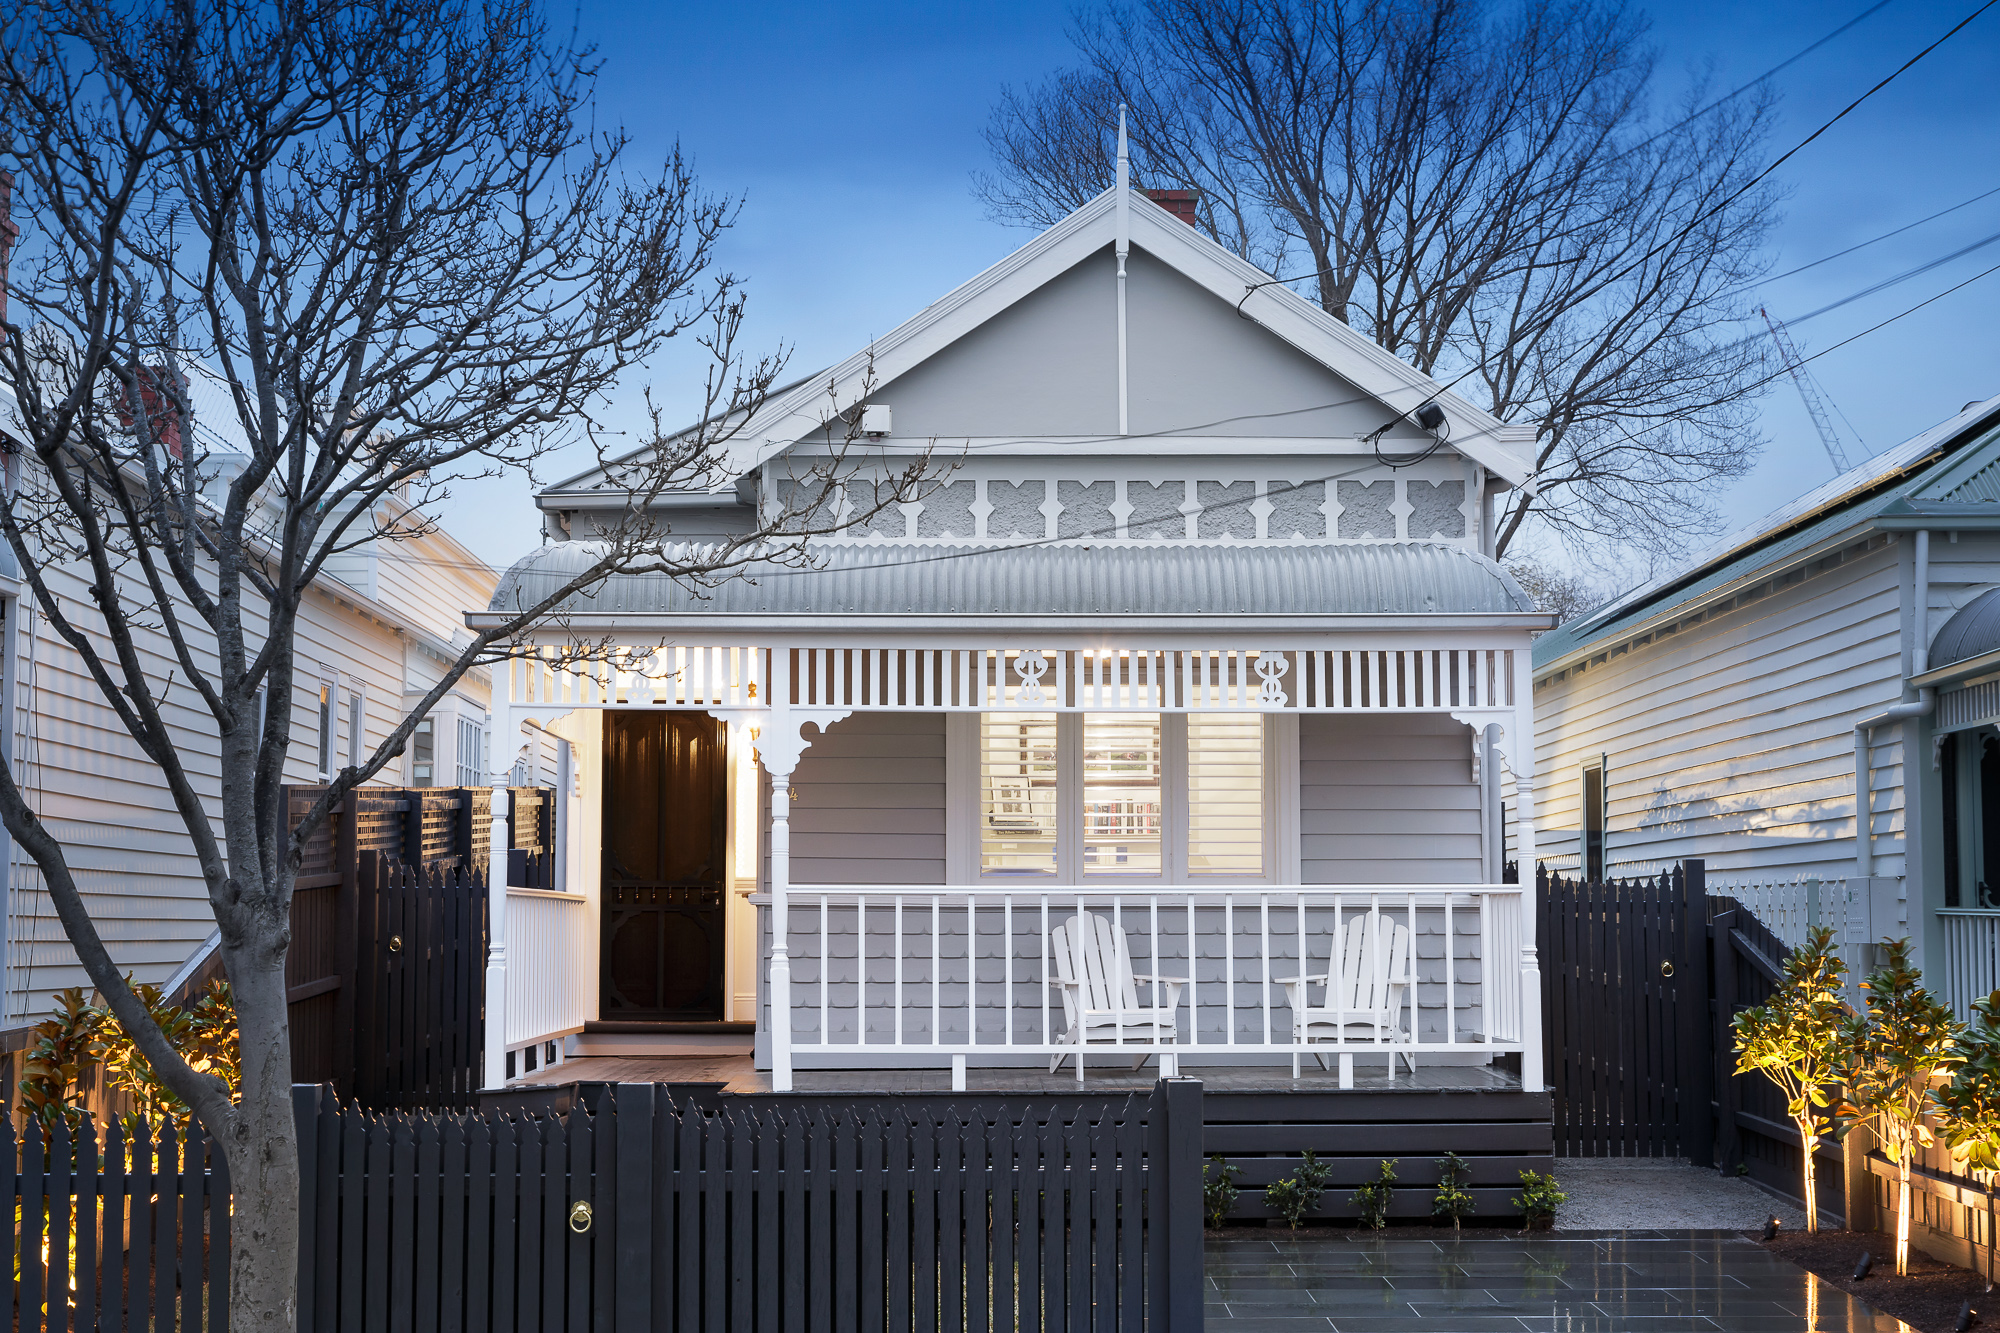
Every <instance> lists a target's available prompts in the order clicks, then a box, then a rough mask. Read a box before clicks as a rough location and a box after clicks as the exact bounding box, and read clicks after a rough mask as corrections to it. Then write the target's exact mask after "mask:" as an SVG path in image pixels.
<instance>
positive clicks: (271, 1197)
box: [223, 945, 299, 1333]
mask: <svg viewBox="0 0 2000 1333" xmlns="http://www.w3.org/2000/svg"><path fill="white" fill-rule="evenodd" d="M259 954H261V955H263V958H264V960H265V961H262V962H261V963H260V962H258V961H255V960H256V957H257V955H259ZM246 955H247V956H246ZM225 961H226V963H227V964H228V966H229V973H230V986H231V990H232V991H233V993H234V995H235V999H236V1022H237V1031H238V1033H239V1038H240V1040H241V1043H242V1052H243V1091H242V1097H241V1099H240V1100H239V1102H238V1103H237V1106H236V1109H235V1114H234V1116H233V1117H232V1122H231V1124H230V1126H229V1132H228V1134H227V1135H225V1136H223V1140H224V1141H223V1148H224V1151H225V1152H226V1153H227V1155H228V1160H229V1179H230V1187H231V1191H232V1193H233V1194H234V1196H235V1200H234V1212H233V1215H232V1216H231V1219H230V1248H229V1327H230V1328H231V1329H233V1330H236V1333H288V1331H289V1330H291V1329H293V1328H296V1327H297V1326H298V1309H297V1305H298V1255H299V1145H298V1125H297V1123H296V1121H295V1120H294V1117H293V1111H292V1052H291V1036H290V1032H289V1030H288V1029H287V1027H286V1021H285V1020H286V1017H287V1014H286V1004H285V972H284V962H283V959H282V955H281V954H280V953H279V952H278V950H277V949H276V948H275V947H274V945H266V947H264V948H262V949H256V948H254V947H253V948H251V949H244V950H240V951H235V956H232V957H227V958H226V959H225Z"/></svg>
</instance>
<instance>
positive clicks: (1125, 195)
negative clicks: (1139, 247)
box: [1118, 102, 1132, 278]
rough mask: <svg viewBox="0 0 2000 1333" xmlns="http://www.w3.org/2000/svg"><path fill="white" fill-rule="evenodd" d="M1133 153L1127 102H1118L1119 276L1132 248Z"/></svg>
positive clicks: (1123, 271)
mask: <svg viewBox="0 0 2000 1333" xmlns="http://www.w3.org/2000/svg"><path fill="white" fill-rule="evenodd" d="M1131 195H1132V155H1131V153H1130V152H1129V151H1127V149H1126V146H1125V104H1124V103H1123V102H1120V103H1119V104H1118V276H1119V277H1121V278H1122V277H1124V276H1125V256H1126V255H1127V254H1129V253H1131V250H1132V198H1131Z"/></svg>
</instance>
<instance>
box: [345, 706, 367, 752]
mask: <svg viewBox="0 0 2000 1333" xmlns="http://www.w3.org/2000/svg"><path fill="white" fill-rule="evenodd" d="M367 730H368V718H367V715H366V714H365V713H364V712H363V711H362V708H361V696H360V695H358V694H350V695H348V696H347V766H348V767H349V768H359V767H361V742H362V740H363V738H364V737H365V736H366V734H367Z"/></svg>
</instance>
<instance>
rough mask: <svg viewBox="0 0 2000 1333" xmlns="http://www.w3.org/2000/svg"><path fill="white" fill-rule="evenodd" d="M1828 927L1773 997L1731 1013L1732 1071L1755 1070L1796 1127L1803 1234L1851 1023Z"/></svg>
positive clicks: (1842, 970) (1790, 962) (1814, 1227)
mask: <svg viewBox="0 0 2000 1333" xmlns="http://www.w3.org/2000/svg"><path fill="white" fill-rule="evenodd" d="M1833 940H1834V933H1833V928H1832V927H1830V926H1816V927H1814V928H1813V930H1812V932H1811V933H1810V934H1809V935H1808V936H1807V937H1806V942H1805V944H1804V945H1803V946H1802V947H1800V948H1797V949H1794V950H1792V952H1791V954H1790V955H1789V956H1787V957H1786V959H1785V975H1784V977H1783V978H1782V979H1781V980H1780V981H1779V983H1778V986H1777V988H1776V989H1775V990H1773V991H1772V992H1771V997H1770V999H1768V1000H1767V1001H1765V1002H1764V1003H1763V1004H1761V1005H1758V1006H1757V1007H1756V1008H1754V1009H1746V1010H1744V1011H1743V1012H1742V1013H1740V1014H1738V1015H1736V1024H1735V1027H1736V1072H1737V1073H1739V1074H1748V1073H1750V1072H1752V1071H1760V1072H1762V1073H1763V1074H1764V1076H1765V1077H1767V1078H1769V1079H1770V1080H1771V1081H1772V1082H1773V1083H1775V1084H1777V1085H1778V1088H1779V1090H1780V1091H1782V1092H1783V1093H1784V1094H1785V1112H1786V1114H1788V1115H1790V1116H1791V1118H1792V1123H1793V1124H1794V1125H1797V1126H1798V1129H1799V1149H1800V1151H1801V1152H1802V1153H1803V1154H1804V1156H1805V1198H1806V1230H1807V1231H1818V1230H1819V1192H1818V1184H1817V1179H1816V1176H1815V1174H1814V1171H1813V1152H1814V1150H1815V1149H1817V1148H1818V1147H1819V1138H1820V1135H1821V1134H1824V1133H1826V1132H1828V1131H1829V1130H1831V1129H1832V1128H1833V1127H1834V1124H1835V1119H1834V1113H1833V1108H1834V1092H1835V1089H1836V1086H1837V1085H1838V1084H1839V1082H1840V1078H1841V1074H1842V1072H1843V1070H1844V1069H1845V1066H1846V1059H1847V1029H1848V1021H1849V1019H1850V1018H1851V1017H1852V1015H1851V1013H1850V1011H1849V1010H1848V1008H1847V1002H1846V1001H1845V1000H1843V999H1841V998H1840V983H1841V979H1842V978H1843V977H1845V976H1846V975H1847V964H1846V963H1844V962H1842V961H1841V957H1840V951H1839V946H1837V945H1836V944H1835V943H1834V942H1833Z"/></svg>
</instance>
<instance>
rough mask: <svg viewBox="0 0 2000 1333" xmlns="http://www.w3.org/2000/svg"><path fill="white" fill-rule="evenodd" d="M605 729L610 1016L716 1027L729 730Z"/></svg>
mask: <svg viewBox="0 0 2000 1333" xmlns="http://www.w3.org/2000/svg"><path fill="white" fill-rule="evenodd" d="M604 722H605V726H604V776H605V781H604V840H603V842H604V952H603V974H604V1003H603V1009H602V1014H603V1017H604V1018H605V1019H607V1020H610V1021H613V1022H664V1021H669V1020H681V1021H689V1020H706V1019H720V1018H721V1017H722V998H723V997H722V895H723V890H724V879H723V872H724V865H723V852H724V847H725V842H724V838H725V836H726V827H725V818H724V816H725V814H726V813H727V804H726V802H727V797H726V794H725V786H724V775H725V769H724V764H723V747H724V744H725V736H726V734H727V731H726V728H725V727H724V725H723V724H722V723H721V722H719V721H717V720H716V719H715V718H712V717H710V716H708V715H707V714H706V713H678V712H675V713H669V712H659V713H640V712H622V711H610V712H607V713H606V714H605V716H604Z"/></svg>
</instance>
